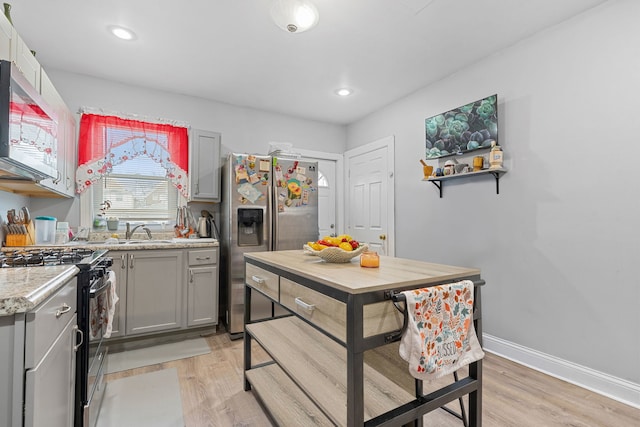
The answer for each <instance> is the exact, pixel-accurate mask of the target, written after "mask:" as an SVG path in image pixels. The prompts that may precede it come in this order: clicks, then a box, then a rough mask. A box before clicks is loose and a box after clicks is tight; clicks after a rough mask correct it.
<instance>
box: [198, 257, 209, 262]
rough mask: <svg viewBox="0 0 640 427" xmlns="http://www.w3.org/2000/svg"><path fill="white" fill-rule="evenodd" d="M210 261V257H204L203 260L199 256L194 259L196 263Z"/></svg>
mask: <svg viewBox="0 0 640 427" xmlns="http://www.w3.org/2000/svg"><path fill="white" fill-rule="evenodd" d="M210 259H211V257H208V256H207V257H204V258H203V257H199V256H197V257H196V261H208V260H210Z"/></svg>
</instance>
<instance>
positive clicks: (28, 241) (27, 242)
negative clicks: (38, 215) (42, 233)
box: [6, 221, 36, 246]
mask: <svg viewBox="0 0 640 427" xmlns="http://www.w3.org/2000/svg"><path fill="white" fill-rule="evenodd" d="M25 227H26V228H27V233H26V234H7V235H6V240H7V241H6V245H7V246H33V245H35V244H36V230H35V228H34V227H33V221H29V224H27V225H25Z"/></svg>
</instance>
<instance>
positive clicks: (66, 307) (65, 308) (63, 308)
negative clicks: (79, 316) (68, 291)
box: [56, 302, 71, 319]
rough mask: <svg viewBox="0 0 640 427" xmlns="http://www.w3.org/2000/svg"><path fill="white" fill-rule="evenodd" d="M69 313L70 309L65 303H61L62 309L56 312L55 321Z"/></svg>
mask: <svg viewBox="0 0 640 427" xmlns="http://www.w3.org/2000/svg"><path fill="white" fill-rule="evenodd" d="M70 311H71V307H70V306H68V305H67V303H66V302H63V303H62V307H61V308H60V309H59V310H56V319H57V318H58V317H60V316H62V315H63V314H65V313H68V312H70Z"/></svg>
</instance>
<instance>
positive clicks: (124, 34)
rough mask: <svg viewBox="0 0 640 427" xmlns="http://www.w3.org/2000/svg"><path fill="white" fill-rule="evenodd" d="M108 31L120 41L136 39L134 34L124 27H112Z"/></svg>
mask: <svg viewBox="0 0 640 427" xmlns="http://www.w3.org/2000/svg"><path fill="white" fill-rule="evenodd" d="M109 31H110V32H111V34H113V35H114V36H116V37H117V38H119V39H122V40H133V39H135V38H136V34H135V33H134V32H133V31H131V30H129V29H127V28H124V27H118V26H116V25H113V26H110V27H109Z"/></svg>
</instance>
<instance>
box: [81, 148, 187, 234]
mask: <svg viewBox="0 0 640 427" xmlns="http://www.w3.org/2000/svg"><path fill="white" fill-rule="evenodd" d="M166 172H167V171H166V170H165V169H163V168H162V167H161V166H160V165H159V164H158V163H156V162H154V161H153V160H151V159H150V158H148V157H143V156H140V157H136V158H133V159H130V160H128V161H127V162H124V163H121V164H119V165H116V166H114V167H113V169H112V171H111V173H110V174H109V175H106V176H104V177H103V178H102V179H101V180H100V181H99V182H97V183H96V184H94V185H93V186H92V189H93V197H92V199H93V209H92V211H93V212H99V210H100V203H102V202H103V201H104V200H109V201H111V208H110V209H109V211H108V212H107V215H108V216H115V217H118V218H119V219H120V220H121V221H123V222H124V221H129V222H145V223H154V222H157V223H161V222H169V221H172V220H173V219H174V218H175V214H176V207H177V206H178V204H179V196H178V190H177V189H176V188H175V187H174V186H173V185H171V183H170V182H169V180H168V179H167V178H166Z"/></svg>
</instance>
